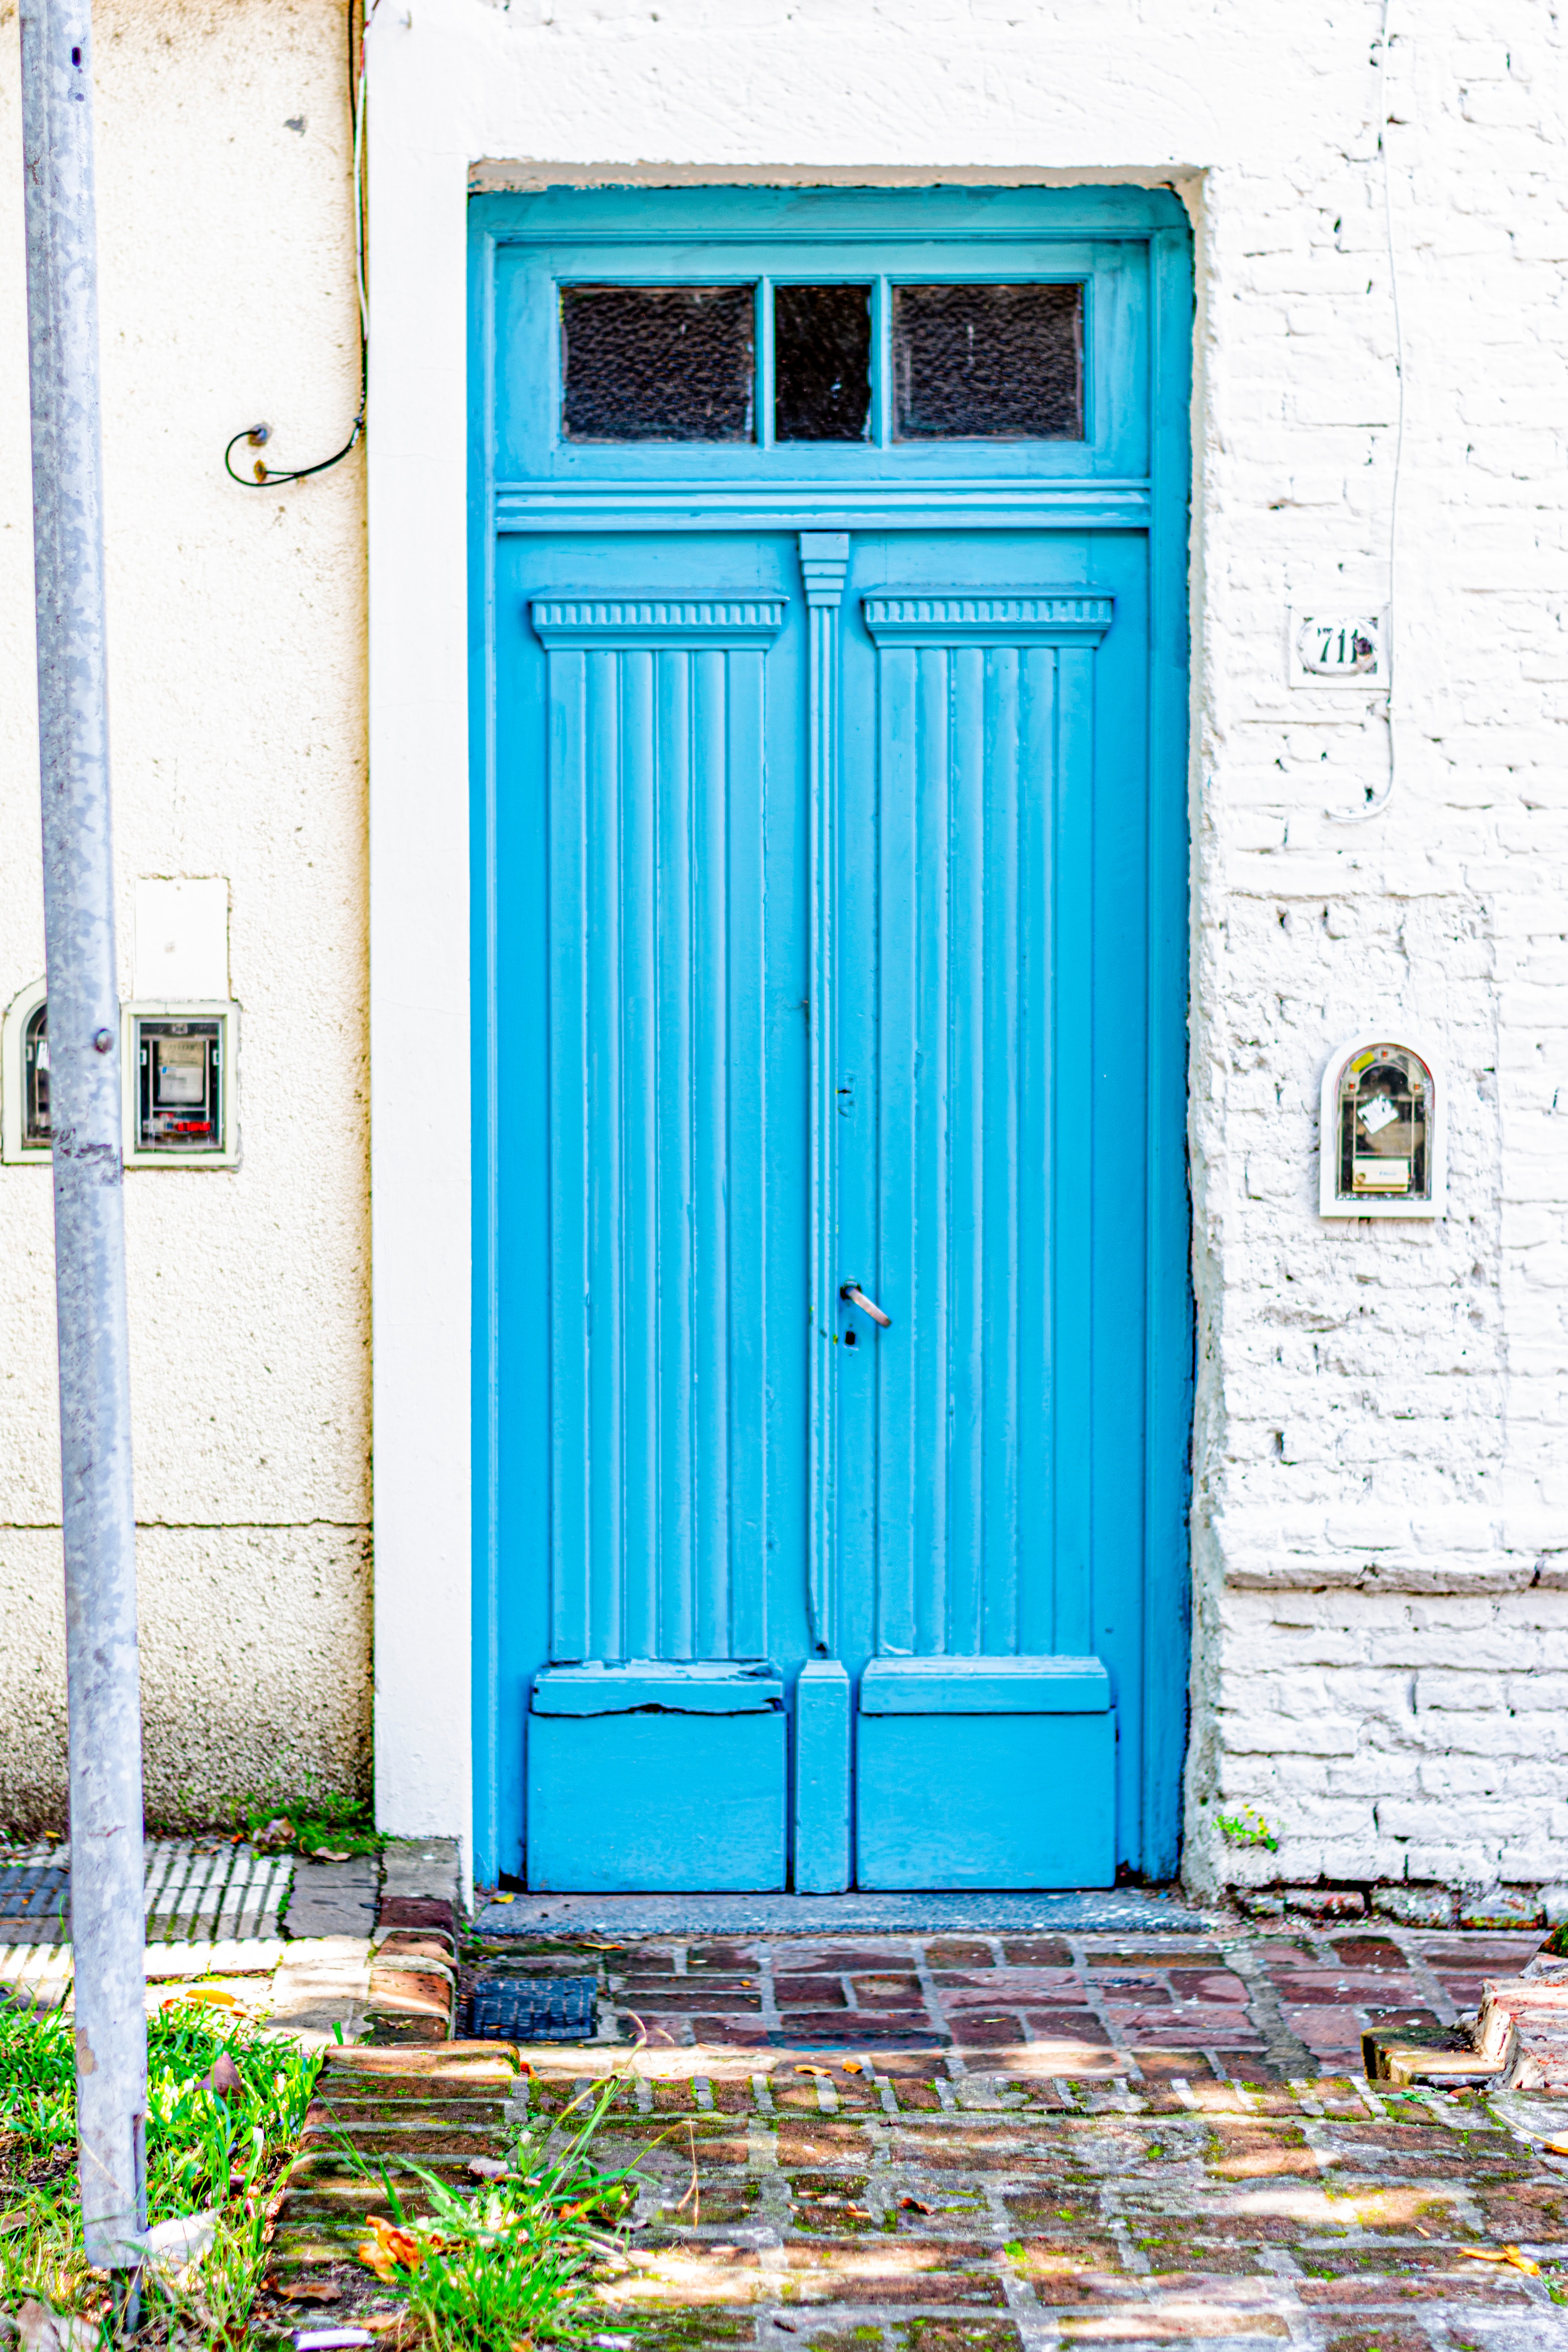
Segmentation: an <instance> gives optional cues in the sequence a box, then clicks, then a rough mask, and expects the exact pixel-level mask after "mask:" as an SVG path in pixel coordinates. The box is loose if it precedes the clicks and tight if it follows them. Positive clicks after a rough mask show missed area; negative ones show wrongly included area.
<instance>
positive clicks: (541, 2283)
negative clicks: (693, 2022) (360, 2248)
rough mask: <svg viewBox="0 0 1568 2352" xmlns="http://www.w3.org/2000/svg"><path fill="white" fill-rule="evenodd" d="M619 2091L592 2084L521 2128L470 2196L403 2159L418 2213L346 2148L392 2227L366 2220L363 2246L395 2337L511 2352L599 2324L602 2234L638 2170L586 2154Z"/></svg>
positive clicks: (606, 2251)
mask: <svg viewBox="0 0 1568 2352" xmlns="http://www.w3.org/2000/svg"><path fill="white" fill-rule="evenodd" d="M618 2087H619V2085H618V2082H617V2081H616V2080H615V2079H612V2080H611V2081H609V2082H607V2083H604V2084H595V2085H593V2086H591V2088H590V2090H589V2091H587V2092H585V2093H584V2094H583V2095H582V2096H581V2097H580V2098H578V2099H577V2100H575V2101H574V2102H573V2105H572V2106H570V2107H568V2108H566V2109H565V2110H564V2111H563V2113H562V2114H561V2115H558V2116H554V2117H552V2118H550V2119H548V2120H544V2119H542V2120H541V2121H540V2122H538V2123H535V2124H530V2125H523V2126H519V2127H518V2128H517V2130H516V2131H515V2132H514V2134H513V2137H512V2140H511V2144H510V2148H509V2150H508V2152H507V2157H506V2159H505V2160H506V2163H507V2167H508V2169H507V2172H506V2175H505V2177H504V2178H503V2179H498V2180H496V2181H494V2182H492V2183H490V2184H489V2186H487V2187H486V2188H484V2189H481V2190H480V2191H479V2193H478V2194H477V2195H474V2196H471V2197H468V2196H461V2195H458V2193H457V2192H456V2191H454V2190H453V2189H451V2188H449V2187H448V2186H447V2183H446V2182H445V2181H443V2180H441V2179H438V2178H437V2176H436V2175H435V2174H434V2173H432V2172H429V2171H427V2170H426V2169H425V2168H423V2167H422V2166H418V2165H410V2166H409V2167H408V2172H409V2174H410V2175H411V2176H412V2177H413V2178H414V2179H416V2180H417V2181H418V2184H419V2187H420V2189H421V2190H422V2191H423V2194H424V2198H425V2200H427V2202H428V2205H429V2208H430V2210H429V2212H428V2213H427V2214H426V2215H423V2216H421V2217H420V2218H418V2219H412V2218H410V2217H409V2215H408V2214H407V2212H406V2211H405V2207H404V2205H403V2202H402V2200H401V2199H400V2198H399V2196H398V2193H397V2189H396V2188H395V2185H394V2183H393V2181H392V2179H391V2178H390V2176H389V2174H388V2173H387V2172H386V2170H385V2168H384V2167H377V2166H374V2165H371V2164H368V2163H366V2162H365V2161H364V2159H363V2158H359V2157H357V2156H355V2155H354V2154H353V2151H352V2150H351V2149H347V2148H345V2150H344V2154H345V2156H346V2157H347V2158H348V2160H349V2161H350V2163H351V2164H352V2166H353V2169H354V2170H356V2171H358V2172H359V2173H360V2174H361V2176H362V2178H363V2179H379V2180H380V2181H381V2184H382V2187H383V2189H384V2192H385V2196H386V2203H387V2211H388V2214H389V2216H390V2223H388V2222H387V2221H384V2220H383V2221H379V2222H377V2221H373V2222H372V2224H371V2234H370V2235H369V2236H368V2237H367V2241H366V2246H365V2250H364V2251H365V2257H366V2258H367V2259H368V2261H369V2263H370V2266H371V2267H372V2268H374V2269H375V2271H376V2273H377V2274H378V2276H379V2277H380V2278H381V2279H382V2281H383V2284H384V2285H386V2286H387V2287H389V2288H390V2289H391V2290H392V2291H393V2293H394V2294H396V2295H397V2296H399V2298H400V2299H401V2300H403V2302H404V2304H405V2314H406V2316H405V2322H404V2325H403V2326H402V2327H401V2328H400V2330H399V2335H398V2341H399V2343H400V2344H404V2345H406V2344H407V2343H409V2341H410V2340H411V2339H412V2340H414V2341H416V2342H418V2343H419V2344H421V2345H422V2346H424V2347H427V2352H509V2347H518V2346H519V2345H523V2344H527V2343H529V2342H534V2343H537V2342H539V2341H540V2340H542V2339H545V2338H552V2339H557V2340H563V2341H566V2342H571V2341H574V2340H578V2341H580V2340H582V2338H583V2336H584V2331H585V2328H586V2327H587V2326H589V2325H590V2324H591V2321H592V2319H593V2317H595V2316H596V2317H597V2318H598V2320H599V2323H600V2325H601V2326H602V2325H603V2318H604V2314H603V2310H602V2308H601V2309H599V2310H598V2311H597V2313H596V2314H595V2311H594V2306H595V2304H596V2301H597V2294H596V2289H597V2285H598V2284H599V2282H600V2281H601V2280H602V2279H603V2278H604V2277H605V2276H606V2275H609V2274H610V2273H613V2271H614V2270H615V2269H616V2268H618V2267H619V2264H620V2261H621V2258H622V2253H623V2248H622V2242H621V2241H620V2240H619V2239H618V2238H616V2236H614V2235H613V2234H611V2233H612V2232H613V2231H614V2230H615V2228H616V2224H617V2223H618V2222H620V2221H623V2220H625V2219H626V2218H628V2217H629V2215H630V2212H631V2209H632V2207H633V2205H634V2204H635V2202H636V2199H637V2182H636V2179H635V2168H633V2167H627V2168H626V2169H624V2170H622V2171H618V2172H605V2171H602V2170H600V2168H598V2167H597V2165H595V2163H594V2162H593V2160H592V2158H591V2156H590V2153H589V2151H590V2148H591V2147H592V2143H593V2140H594V2137H595V2133H596V2132H597V2130H598V2128H599V2126H600V2125H601V2123H602V2122H603V2121H604V2118H605V2115H606V2114H607V2113H608V2111H609V2109H610V2107H611V2106H612V2105H613V2104H614V2101H615V2096H616V2090H617V2088H618ZM574 2109H575V2110H576V2111H578V2114H579V2117H580V2119H579V2120H578V2121H577V2123H576V2125H575V2126H572V2125H571V2123H570V2122H569V2120H568V2119H569V2118H570V2117H571V2116H572V2115H573V2113H574ZM563 2127H564V2129H565V2137H564V2138H563ZM606 2266H607V2267H606Z"/></svg>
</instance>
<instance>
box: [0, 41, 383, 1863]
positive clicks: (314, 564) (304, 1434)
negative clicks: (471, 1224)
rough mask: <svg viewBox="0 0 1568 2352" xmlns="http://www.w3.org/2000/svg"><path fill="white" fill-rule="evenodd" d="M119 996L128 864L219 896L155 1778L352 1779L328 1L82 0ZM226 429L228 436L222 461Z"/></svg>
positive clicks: (28, 609)
mask: <svg viewBox="0 0 1568 2352" xmlns="http://www.w3.org/2000/svg"><path fill="white" fill-rule="evenodd" d="M95 40H96V59H95V63H96V75H97V127H98V162H99V224H100V277H101V289H100V299H101V310H102V355H103V400H104V418H103V440H104V468H105V479H106V496H107V543H108V563H109V588H110V608H109V625H110V722H111V751H112V762H113V780H114V819H115V849H116V868H117V875H118V879H119V924H120V963H121V993H122V994H123V995H124V996H126V997H130V996H131V995H132V989H133V950H134V941H133V935H132V891H133V886H134V882H135V880H136V877H139V876H144V875H158V876H172V877H178V876H215V875H221V876H224V877H226V879H227V883H228V891H229V978H230V994H231V995H232V997H233V998H234V999H235V1000H236V1002H237V1003H238V1004H239V1005H240V1007H241V1036H240V1051H239V1055H238V1065H237V1087H238V1097H237V1099H238V1118H239V1137H240V1164H239V1166H238V1167H237V1169H235V1170H233V1171H216V1170H214V1171H206V1170H200V1171H197V1170H184V1169H181V1170H174V1169H153V1170H138V1171H132V1172H131V1173H130V1174H128V1176H127V1178H126V1184H125V1198H126V1224H127V1246H128V1255H129V1267H130V1307H131V1330H132V1405H133V1412H134V1416H135V1429H134V1434H135V1475H136V1503H137V1516H138V1520H139V1523H140V1528H141V1533H140V1537H139V1544H138V1559H139V1566H140V1574H141V1602H142V1664H143V1684H144V1689H145V1694H146V1710H147V1714H146V1753H147V1779H148V1797H149V1806H150V1809H151V1811H153V1814H154V1815H155V1816H158V1817H162V1818H172V1817H173V1816H174V1812H175V1811H180V1812H181V1813H182V1814H183V1817H184V1818H186V1819H198V1818H200V1817H201V1816H202V1815H203V1814H204V1813H206V1814H209V1815H213V1816H216V1815H218V1814H221V1813H222V1812H223V1811H225V1809H226V1807H227V1806H228V1805H229V1804H230V1803H231V1802H232V1801H233V1800H234V1799H235V1798H236V1797H237V1796H239V1795H242V1794H244V1793H245V1792H247V1790H253V1789H260V1788H263V1787H266V1786H268V1785H271V1784H276V1783H278V1782H279V1780H281V1781H283V1782H285V1783H286V1782H287V1781H288V1780H289V1778H290V1776H291V1775H298V1774H299V1773H301V1772H305V1771H308V1772H309V1773H310V1775H311V1776H312V1777H313V1779H314V1780H316V1782H317V1783H318V1784H320V1785H325V1786H331V1787H335V1788H339V1789H348V1788H355V1787H360V1786H363V1785H366V1783H367V1780H368V1771H369V1746H368V1715H369V1704H370V1700H369V1680H370V1633H369V1598H368V1558H369V1529H368V1520H369V1517H370V1503H369V1467H368V1448H369V1417H368V1393H367V1388H368V1373H367V1363H368V1342H369V1296H368V1213H367V1201H366V1184H367V1176H366V1151H367V1134H366V1127H367V1110H366V1096H367V1086H366V1071H365V1064H366V908H365V894H366V881H365V873H366V851H365V832H366V807H365V780H364V749H363V746H364V726H365V692H364V660H365V649H364V501H363V457H362V456H361V454H360V453H359V452H356V453H355V454H354V455H353V457H350V459H349V460H348V461H347V462H346V463H345V464H344V465H342V467H338V468H336V469H335V470H334V471H332V472H331V473H329V474H326V475H323V476H321V477H320V478H317V479H316V480H314V481H311V482H307V483H301V484H299V485H296V486H294V487H292V488H285V489H281V490H254V491H252V490H247V489H243V488H238V487H237V486H236V485H235V484H234V483H232V482H230V481H228V480H227V479H226V478H225V475H224V472H223V466H222V453H223V448H224V444H225V443H226V441H227V440H228V438H229V436H230V435H231V434H233V433H234V432H236V431H237V429H238V428H240V427H241V426H244V425H250V424H253V423H255V422H257V421H258V420H261V419H265V420H266V421H268V423H269V424H270V425H272V426H273V428H274V436H273V439H272V442H271V444H270V446H269V448H268V455H269V456H270V457H272V458H273V460H274V462H275V463H277V464H279V465H280V466H286V465H289V464H309V463H310V462H311V461H313V460H314V459H316V458H319V457H324V456H326V455H328V454H330V453H331V450H333V449H334V448H336V447H338V446H340V444H341V443H342V440H343V438H344V437H345V435H346V432H347V428H348V425H349V423H350V420H351V419H352V418H353V413H354V409H355V406H356V404H357V401H358V393H359V383H358V377H359V346H358V331H357V312H356V307H355V299H354V292H353V205H352V193H351V171H350V136H349V128H348V121H347V110H346V63H345V40H344V23H343V12H342V6H341V5H338V0H223V5H184V0H182V5H167V0H100V5H98V6H97V8H96V9H95ZM17 78H18V49H17V27H16V11H15V8H14V7H11V6H5V7H0V1003H9V1002H10V1001H11V1000H12V998H13V997H14V996H15V995H16V992H18V991H19V990H20V989H22V988H23V987H25V986H26V985H27V984H28V983H29V982H33V981H35V980H37V978H38V977H39V976H40V974H41V972H42V970H43V962H44V954H43V920H42V902H41V883H40V874H39V859H38V815H37V749H36V740H35V731H34V730H35V727H36V700H35V687H34V679H33V668H32V664H33V620H32V544H31V513H30V481H29V473H28V433H27V384H26V310H25V280H24V267H23V228H22V213H21V163H20V147H19V120H18V93H17ZM253 455H254V453H253V452H251V451H249V450H248V449H247V448H246V446H245V445H244V444H242V445H241V453H240V462H242V463H243V462H246V461H248V459H249V458H250V457H253ZM0 1265H3V1266H4V1268H5V1276H4V1281H3V1283H0V1625H3V1626H4V1629H5V1630H4V1633H3V1634H0V1817H4V1818H6V1819H9V1820H12V1821H17V1822H19V1821H23V1820H26V1821H30V1822H37V1821H40V1820H44V1819H47V1818H52V1819H56V1820H58V1819H59V1818H60V1817H61V1814H62V1812H63V1806H64V1797H65V1783H64V1760H63V1759H64V1748H63V1729H62V1725H63V1712H64V1664H63V1647H62V1638H61V1601H60V1591H59V1585H60V1566H59V1542H58V1517H59V1472H58V1453H57V1444H58V1438H57V1423H56V1411H55V1378H56V1371H55V1355H54V1328H53V1318H54V1299H53V1264H52V1238H51V1213H50V1201H49V1171H48V1169H47V1166H39V1165H27V1166H7V1167H4V1168H0Z"/></svg>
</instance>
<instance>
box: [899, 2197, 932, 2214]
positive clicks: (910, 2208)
mask: <svg viewBox="0 0 1568 2352" xmlns="http://www.w3.org/2000/svg"><path fill="white" fill-rule="evenodd" d="M899 2210H900V2213H931V2212H934V2210H936V2209H935V2207H934V2206H931V2205H923V2204H922V2203H921V2200H920V2199H919V2198H918V2197H900V2200H899Z"/></svg>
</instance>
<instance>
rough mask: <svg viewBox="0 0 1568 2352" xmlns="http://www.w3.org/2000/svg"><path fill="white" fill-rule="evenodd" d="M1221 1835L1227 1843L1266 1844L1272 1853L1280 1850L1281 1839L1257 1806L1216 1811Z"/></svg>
mask: <svg viewBox="0 0 1568 2352" xmlns="http://www.w3.org/2000/svg"><path fill="white" fill-rule="evenodd" d="M1215 1822H1216V1824H1217V1826H1218V1829H1219V1832H1220V1835H1221V1836H1222V1837H1223V1838H1224V1839H1225V1841H1226V1844H1227V1845H1260V1846H1266V1847H1267V1848H1268V1852H1269V1853H1279V1838H1278V1836H1277V1835H1276V1833H1275V1832H1274V1831H1273V1830H1271V1829H1270V1828H1269V1826H1268V1822H1266V1821H1265V1820H1264V1818H1263V1816H1262V1814H1261V1813H1260V1812H1259V1811H1258V1809H1257V1808H1256V1806H1253V1805H1243V1807H1242V1809H1241V1811H1240V1812H1239V1813H1216V1814H1215Z"/></svg>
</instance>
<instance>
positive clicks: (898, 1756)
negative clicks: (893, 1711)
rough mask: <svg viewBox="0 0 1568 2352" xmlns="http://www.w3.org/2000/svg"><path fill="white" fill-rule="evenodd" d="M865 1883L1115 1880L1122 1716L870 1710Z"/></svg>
mask: <svg viewBox="0 0 1568 2352" xmlns="http://www.w3.org/2000/svg"><path fill="white" fill-rule="evenodd" d="M858 1735H859V1736H858V1759H857V1762H858V1769H857V1790H858V1801H857V1807H856V1832H857V1841H858V1868H857V1872H856V1882H857V1884H858V1885H860V1886H863V1887H867V1888H876V1887H886V1888H889V1889H891V1888H897V1887H949V1886H952V1887H957V1886H987V1887H994V1886H1018V1887H1030V1886H1039V1887H1047V1886H1083V1887H1092V1886H1110V1885H1113V1884H1114V1882H1115V1877H1116V1717H1115V1715H1114V1714H1113V1713H1106V1714H1099V1715H951V1714H942V1715H864V1714H863V1715H862V1716H861V1717H860V1719H859V1725H858Z"/></svg>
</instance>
